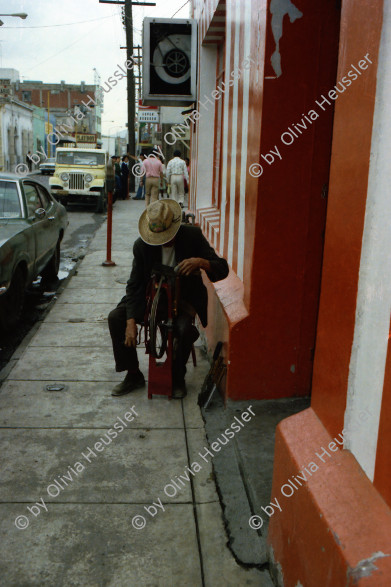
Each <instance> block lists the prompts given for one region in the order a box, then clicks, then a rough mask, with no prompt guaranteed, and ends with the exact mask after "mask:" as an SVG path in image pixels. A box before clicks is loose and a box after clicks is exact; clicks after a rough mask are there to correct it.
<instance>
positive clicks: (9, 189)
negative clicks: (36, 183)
mask: <svg viewBox="0 0 391 587" xmlns="http://www.w3.org/2000/svg"><path fill="white" fill-rule="evenodd" d="M21 217H22V213H21V209H20V200H19V194H18V186H17V183H16V182H11V181H0V218H21Z"/></svg>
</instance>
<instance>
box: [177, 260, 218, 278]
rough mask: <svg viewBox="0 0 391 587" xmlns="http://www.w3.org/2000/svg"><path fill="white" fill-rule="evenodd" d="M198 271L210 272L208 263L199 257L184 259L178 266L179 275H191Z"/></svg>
mask: <svg viewBox="0 0 391 587" xmlns="http://www.w3.org/2000/svg"><path fill="white" fill-rule="evenodd" d="M198 269H205V271H208V270H210V264H209V261H207V260H206V259H201V258H200V257H190V259H184V260H183V261H181V262H180V263H179V264H178V274H179V275H191V274H192V273H195V272H196V271H197V270H198Z"/></svg>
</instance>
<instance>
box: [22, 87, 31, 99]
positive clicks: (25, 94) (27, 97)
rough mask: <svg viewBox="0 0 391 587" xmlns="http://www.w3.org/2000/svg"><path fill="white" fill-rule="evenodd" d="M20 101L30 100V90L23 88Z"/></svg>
mask: <svg viewBox="0 0 391 587" xmlns="http://www.w3.org/2000/svg"><path fill="white" fill-rule="evenodd" d="M22 101H23V102H31V92H28V91H27V90H24V91H23V92H22Z"/></svg>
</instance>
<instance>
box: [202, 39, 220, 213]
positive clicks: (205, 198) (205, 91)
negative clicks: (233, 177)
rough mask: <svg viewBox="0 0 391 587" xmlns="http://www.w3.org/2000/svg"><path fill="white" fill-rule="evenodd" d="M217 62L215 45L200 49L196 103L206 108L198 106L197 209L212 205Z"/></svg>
mask: <svg viewBox="0 0 391 587" xmlns="http://www.w3.org/2000/svg"><path fill="white" fill-rule="evenodd" d="M216 60H217V48H216V46H214V45H211V46H202V47H201V48H200V66H199V75H200V80H199V100H200V102H202V103H203V104H205V106H206V107H207V108H208V109H206V108H204V107H202V106H200V105H198V111H199V113H200V114H201V117H200V119H199V120H198V153H197V208H205V207H208V206H211V205H212V189H213V160H214V151H213V148H214V115H215V104H214V100H213V98H212V96H211V94H212V92H213V90H215V89H216ZM207 98H209V99H210V100H211V102H212V104H210V103H208V102H206V99H207Z"/></svg>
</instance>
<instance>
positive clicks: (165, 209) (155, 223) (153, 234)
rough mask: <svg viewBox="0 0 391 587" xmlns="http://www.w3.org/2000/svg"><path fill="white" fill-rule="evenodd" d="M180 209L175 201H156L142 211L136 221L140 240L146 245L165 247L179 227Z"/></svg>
mask: <svg viewBox="0 0 391 587" xmlns="http://www.w3.org/2000/svg"><path fill="white" fill-rule="evenodd" d="M181 218H182V208H181V207H180V205H179V204H178V202H176V201H175V200H169V199H164V200H157V201H156V202H152V204H149V206H148V207H147V208H146V210H144V212H143V213H142V214H141V216H140V220H139V221H138V230H139V233H140V236H141V238H142V239H143V241H144V242H145V243H147V245H165V244H166V243H168V242H170V240H171V239H173V238H174V236H175V235H176V233H177V232H178V230H179V227H180V225H181Z"/></svg>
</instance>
